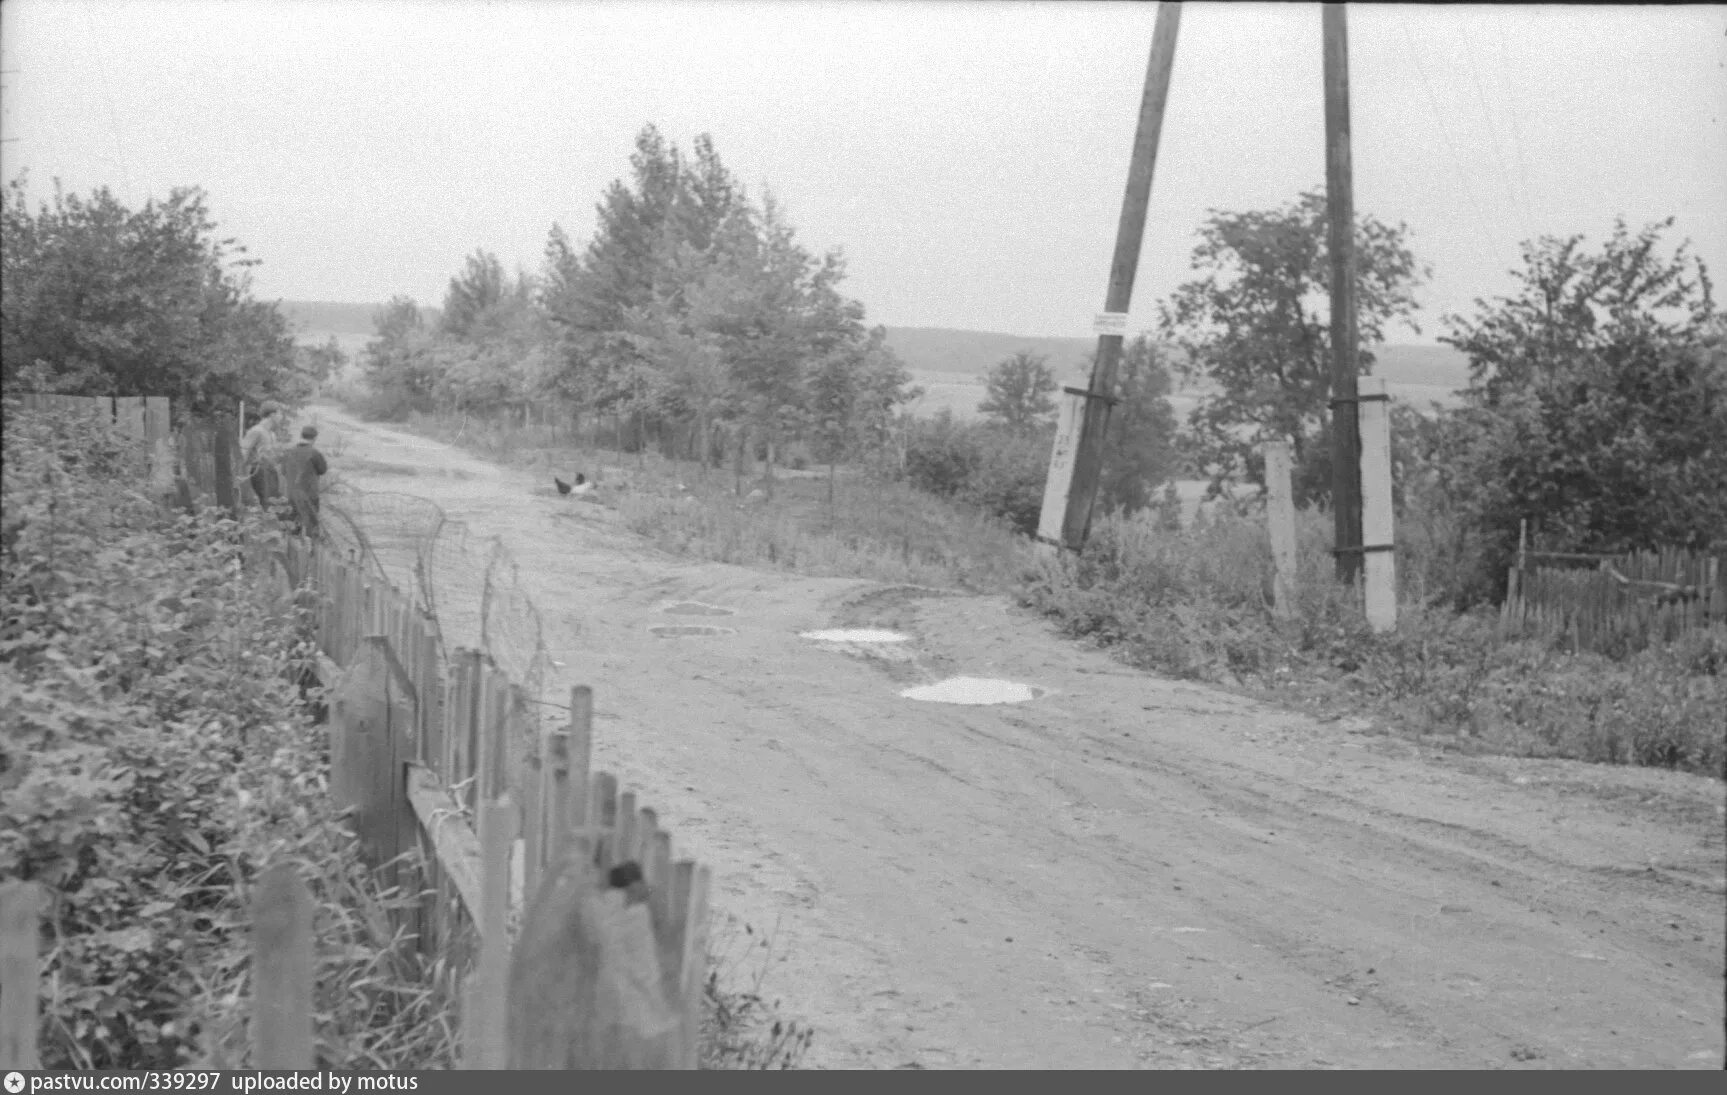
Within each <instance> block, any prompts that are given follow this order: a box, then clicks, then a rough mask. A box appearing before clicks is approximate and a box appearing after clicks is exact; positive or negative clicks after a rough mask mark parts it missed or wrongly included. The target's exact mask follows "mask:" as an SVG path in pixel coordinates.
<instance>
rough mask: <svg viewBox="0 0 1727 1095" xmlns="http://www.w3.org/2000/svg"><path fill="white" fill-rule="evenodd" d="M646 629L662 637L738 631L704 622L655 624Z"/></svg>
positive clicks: (735, 632) (733, 633) (729, 633)
mask: <svg viewBox="0 0 1727 1095" xmlns="http://www.w3.org/2000/svg"><path fill="white" fill-rule="evenodd" d="M648 630H649V631H652V632H653V633H654V634H655V635H658V636H659V637H660V638H662V639H669V638H675V637H677V636H679V635H697V636H710V635H736V634H737V633H738V632H737V629H736V628H733V627H709V626H707V625H706V624H655V625H654V626H653V627H650V628H648Z"/></svg>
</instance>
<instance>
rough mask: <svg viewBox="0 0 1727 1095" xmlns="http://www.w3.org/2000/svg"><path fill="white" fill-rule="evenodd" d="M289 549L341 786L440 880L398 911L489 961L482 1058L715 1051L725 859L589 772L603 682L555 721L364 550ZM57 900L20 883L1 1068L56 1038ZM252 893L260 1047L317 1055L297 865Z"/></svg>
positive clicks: (439, 946) (633, 1062) (5, 946)
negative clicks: (49, 1014)
mask: <svg viewBox="0 0 1727 1095" xmlns="http://www.w3.org/2000/svg"><path fill="white" fill-rule="evenodd" d="M272 565H273V567H274V579H273V580H275V581H277V582H279V583H281V586H282V588H283V591H284V592H290V591H292V592H294V593H295V595H298V596H309V597H310V598H311V599H312V604H313V610H314V614H315V625H316V636H317V638H316V642H317V645H318V647H319V650H320V665H321V675H322V676H323V677H324V678H325V680H326V681H327V682H328V683H329V684H330V685H331V686H332V687H331V691H330V700H329V719H328V726H329V733H330V789H331V793H332V795H333V796H334V797H335V800H336V801H337V803H338V804H340V805H341V806H343V807H345V808H348V809H349V810H351V824H352V827H353V829H354V831H355V834H356V836H357V838H358V842H359V847H360V851H361V854H362V855H363V857H364V858H365V860H366V861H367V862H368V863H369V864H371V865H372V866H374V867H375V868H376V869H377V870H378V871H379V872H380V873H381V875H382V876H383V881H384V882H385V884H387V885H395V886H398V887H400V889H401V892H403V893H405V894H410V895H414V894H417V895H419V900H418V902H417V903H415V902H412V901H410V902H406V903H404V904H405V905H406V906H408V907H406V908H404V909H402V910H400V911H399V912H398V913H397V914H396V915H398V916H399V917H400V925H401V926H404V927H405V928H406V931H405V932H403V933H401V937H402V938H404V939H406V940H408V943H407V945H410V946H413V947H415V948H417V949H418V950H420V951H421V952H422V953H423V954H426V955H429V956H436V957H442V958H445V959H447V960H450V961H452V962H454V963H455V964H456V965H457V967H458V968H463V969H466V970H467V971H468V972H467V979H466V982H465V988H464V993H463V1003H462V1024H461V1031H462V1067H463V1068H468V1069H500V1068H512V1069H515V1068H527V1069H571V1068H695V1067H697V1065H698V1051H697V1046H698V1036H699V1033H700V1016H701V1002H702V993H703V989H704V979H705V974H706V961H707V958H706V955H707V897H708V891H709V886H710V872H709V870H708V868H707V867H705V866H702V865H700V864H697V863H695V862H694V861H692V860H688V859H685V860H674V858H673V852H672V838H671V835H670V833H668V832H667V831H666V830H664V829H662V828H661V827H660V825H659V820H658V817H657V816H656V814H655V812H654V811H653V810H652V809H649V808H647V807H645V806H643V805H641V804H640V803H639V802H638V801H637V797H636V795H635V794H634V793H632V792H629V791H623V792H621V793H620V790H619V786H618V781H617V779H616V778H615V777H614V776H613V775H611V774H610V773H607V772H590V770H589V768H590V759H591V757H592V728H593V696H592V692H591V690H590V689H588V688H586V687H577V688H574V689H572V690H571V693H570V704H569V718H568V721H567V723H565V724H564V725H563V726H559V727H550V726H547V727H542V726H541V723H540V720H539V719H538V718H537V717H536V716H535V715H534V714H533V713H532V711H531V710H530V705H529V704H528V702H527V698H526V697H525V696H524V694H523V692H522V690H521V689H520V687H519V686H517V685H516V684H515V683H514V682H512V681H511V680H510V679H509V678H508V676H507V675H506V674H504V673H503V672H501V671H500V670H498V669H497V668H496V667H495V666H493V665H491V664H489V662H488V661H487V660H486V659H485V658H484V656H483V655H482V654H481V653H480V652H478V651H473V650H458V651H456V652H455V653H454V655H453V657H452V658H451V662H450V664H448V665H442V664H439V659H438V650H439V646H438V643H437V641H436V621H435V620H434V619H433V618H431V617H430V616H429V615H427V614H426V613H424V612H423V611H421V610H420V609H419V608H418V607H417V606H416V605H415V603H414V601H413V598H411V597H409V596H407V595H404V594H402V593H401V592H399V591H398V590H396V589H395V588H394V587H392V586H389V585H387V584H384V583H380V582H376V581H373V580H372V579H371V578H370V577H369V575H368V573H367V571H366V570H365V569H364V568H363V567H362V566H361V565H360V564H359V563H358V561H357V560H350V559H342V558H338V557H337V553H336V552H334V551H332V550H329V549H319V548H317V547H315V546H313V545H311V544H308V543H306V542H304V541H299V540H296V541H292V542H290V543H289V544H288V545H287V546H286V548H285V549H283V551H282V552H281V553H280V554H278V555H276V556H274V558H273V560H272ZM302 579H309V582H305V583H302V581H301V580H302ZM38 900H39V896H38V893H37V890H36V887H35V885H34V884H32V883H7V884H5V885H0V1069H5V1068H27V1067H35V1062H36V1060H37V1057H36V1052H37V1051H36V1031H37V1022H38V1017H37V999H36V992H35V987H36V985H37V983H38V979H39V970H38V950H37V948H38V943H39V939H38V934H39V912H38V908H37V904H38ZM252 907H253V933H254V938H253V943H254V953H253V1000H252V1018H251V1026H250V1039H251V1047H252V1060H251V1064H252V1067H254V1068H264V1069H289V1068H294V1069H301V1068H313V1067H316V1057H315V1051H314V1042H313V1032H312V1017H311V1016H312V999H313V985H314V981H313V978H314V976H315V971H316V968H317V967H316V946H315V942H314V938H313V923H312V920H313V916H312V909H313V906H312V900H311V897H310V895H309V893H308V891H307V889H306V883H305V881H304V879H303V878H302V877H301V875H300V873H299V871H298V869H297V868H296V867H295V865H293V864H291V863H276V864H273V865H271V866H270V867H269V868H268V869H267V870H265V871H264V872H263V874H262V875H261V876H260V878H259V879H258V882H257V885H256V888H255V891H254V894H253V906H252ZM476 939H477V941H478V942H477V946H475V945H474V943H473V942H472V941H473V940H476Z"/></svg>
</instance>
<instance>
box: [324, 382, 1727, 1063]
mask: <svg viewBox="0 0 1727 1095" xmlns="http://www.w3.org/2000/svg"><path fill="white" fill-rule="evenodd" d="M316 416H317V418H318V420H319V421H320V422H321V424H322V426H323V429H324V438H323V439H322V440H334V441H336V442H337V444H338V445H339V447H340V448H341V455H340V456H339V457H338V458H337V459H336V460H334V461H333V463H334V464H335V465H336V467H337V468H338V469H339V470H344V474H346V476H347V477H348V479H349V480H350V481H351V482H352V483H354V484H355V485H356V486H359V487H361V488H362V489H368V490H379V491H383V490H387V491H400V492H406V493H412V494H418V495H421V496H423V497H427V498H430V499H432V500H433V501H435V502H437V503H438V504H439V505H441V506H443V507H444V508H445V510H446V511H447V512H448V514H449V516H450V517H451V518H454V519H458V520H463V521H467V522H468V523H469V524H470V525H472V526H473V527H474V528H476V529H479V528H484V529H486V530H488V531H495V532H497V533H499V534H500V535H502V536H503V537H504V540H505V542H506V543H507V544H508V546H509V547H510V549H511V550H512V551H513V553H514V554H515V556H516V558H517V560H518V561H519V562H520V564H521V567H522V571H523V573H524V574H528V575H531V577H532V581H533V582H534V584H535V588H536V590H537V593H536V599H537V601H538V604H539V607H540V610H541V613H542V615H543V616H544V619H545V626H546V636H547V642H548V645H549V646H550V647H551V651H552V656H553V657H554V658H556V659H558V660H559V661H561V662H563V663H565V664H566V667H567V668H564V669H561V670H558V671H557V675H556V676H555V677H554V679H553V680H552V681H551V682H550V684H549V687H548V689H547V696H548V698H560V697H561V696H563V695H567V691H568V687H569V686H570V685H572V684H576V683H588V684H591V685H593V687H594V691H595V705H596V709H597V720H596V724H595V733H596V744H595V764H596V766H598V767H604V768H607V769H610V770H612V771H614V772H617V773H618V774H619V775H620V777H621V778H622V779H623V780H624V781H625V782H626V783H628V784H630V785H632V786H634V787H636V788H638V789H639V790H641V791H642V792H643V793H644V796H645V800H646V801H647V802H649V803H651V804H652V805H654V806H655V807H656V808H658V809H659V810H660V816H661V818H662V819H663V823H664V824H666V825H668V826H669V827H670V828H671V829H672V831H673V832H674V834H675V835H676V837H677V839H678V841H679V845H680V847H681V848H682V849H683V850H684V851H685V852H686V853H688V854H693V855H696V856H698V857H699V858H701V859H702V860H703V861H705V862H707V863H709V864H711V865H712V867H713V869H714V872H715V878H716V887H717V892H716V895H715V903H716V906H717V910H718V911H719V912H720V913H721V914H729V915H730V916H733V917H736V918H739V919H741V920H743V921H747V922H748V923H750V924H751V925H753V926H754V927H755V928H756V929H757V930H758V931H760V930H772V931H773V932H774V948H775V952H776V957H775V960H774V962H773V964H772V966H771V969H770V970H769V972H768V975H767V977H768V979H767V982H766V986H765V993H766V995H768V996H770V997H778V998H780V999H781V1000H782V1001H783V1002H784V1006H785V1009H786V1010H787V1011H788V1012H789V1014H791V1015H792V1016H795V1017H799V1018H802V1019H807V1020H808V1021H810V1022H811V1023H812V1024H813V1025H814V1026H815V1028H816V1030H817V1037H816V1040H815V1042H814V1045H813V1047H812V1050H811V1054H810V1057H809V1058H808V1060H807V1063H809V1064H813V1065H816V1066H825V1067H871V1068H892V1067H904V1066H914V1067H915V1066H921V1067H925V1068H951V1067H992V1068H993V1067H1046V1066H1047V1067H1154V1068H1157V1067H1298V1068H1300V1067H1329V1066H1337V1067H1351V1068H1359V1067H1389V1068H1420V1067H1441V1068H1453V1067H1488V1068H1492V1067H1535V1068H1554V1067H1559V1068H1604V1067H1636V1068H1642V1067H1706V1068H1720V1067H1721V1066H1722V1063H1723V1062H1722V1046H1723V968H1724V966H1723V920H1724V917H1727V896H1724V895H1727V878H1724V874H1727V868H1724V864H1723V858H1724V850H1723V827H1724V816H1727V803H1724V799H1723V788H1722V785H1721V784H1720V783H1719V782H1716V781H1712V780H1708V779H1703V778H1699V777H1692V776H1683V775H1676V774H1673V773H1667V772H1657V771H1648V770H1626V769H1607V768H1602V767H1595V766H1588V765H1582V764H1573V763H1565V762H1534V761H1517V760H1501V759H1481V758H1475V759H1464V758H1459V757H1455V756H1452V757H1447V756H1446V755H1442V754H1436V753H1433V752H1432V751H1429V750H1423V749H1418V748H1416V747H1413V746H1410V745H1407V744H1404V743H1401V742H1399V741H1397V740H1395V739H1392V738H1388V737H1386V736H1383V735H1377V734H1374V733H1372V732H1371V731H1370V728H1367V727H1365V726H1362V725H1353V726H1352V725H1351V724H1349V723H1348V722H1347V721H1346V722H1334V723H1330V724H1319V723H1315V722H1313V721H1312V720H1310V719H1306V718H1304V717H1300V716H1297V715H1293V714H1289V713H1285V712H1282V711H1279V710H1277V709H1275V708H1271V707H1267V706H1265V705H1263V704H1260V703H1258V702H1255V701H1252V700H1248V699H1244V698H1241V697H1238V696H1234V695H1231V694H1229V693H1226V692H1221V691H1217V690H1214V689H1210V688H1205V687H1199V686H1196V685H1192V684H1186V683H1180V682H1174V681H1169V680H1163V679H1160V678H1158V677H1155V676H1152V675H1149V674H1145V673H1141V672H1136V671H1132V670H1129V669H1126V668H1123V667H1122V666H1121V665H1119V664H1117V663H1115V662H1113V661H1111V660H1110V659H1109V658H1108V657H1107V656H1106V655H1104V654H1102V653H1099V652H1096V651H1092V650H1087V649H1084V648H1081V647H1079V646H1077V645H1075V644H1073V643H1071V642H1068V641H1066V640H1063V639H1061V638H1059V637H1058V636H1056V635H1055V634H1054V632H1053V631H1052V630H1051V629H1050V628H1049V627H1048V626H1047V625H1046V624H1045V623H1043V622H1042V621H1040V620H1038V619H1037V618H1035V617H1033V616H1031V615H1030V614H1028V613H1025V612H1023V611H1021V610H1019V609H1017V608H1014V607H1012V606H1010V605H1009V604H1008V603H1006V602H1004V601H1003V600H1001V599H997V598H985V597H970V596H934V595H930V594H928V593H927V592H920V591H915V590H907V589H905V588H903V587H901V588H883V587H881V586H878V585H875V584H873V583H868V582H860V581H853V580H834V579H805V578H797V577H790V576H786V575H783V574H778V573H769V572H763V571H754V570H747V569H742V568H737V567H731V566H723V565H715V564H703V563H693V562H688V561H683V560H679V559H675V558H671V557H668V556H665V555H663V554H661V553H659V552H656V551H654V550H652V549H650V548H648V547H646V546H645V545H644V544H643V543H642V542H641V541H639V540H638V539H637V538H635V537H633V536H632V535H630V534H629V533H628V532H627V531H625V530H623V529H622V528H621V527H620V526H619V525H618V523H617V520H616V517H615V515H614V514H612V513H611V512H609V511H607V510H606V509H604V508H603V507H600V506H596V505H589V504H583V503H579V502H574V501H571V500H569V499H565V498H560V497H558V496H557V495H556V494H555V493H554V492H553V491H552V490H551V483H550V481H549V478H548V477H546V476H542V475H530V474H529V473H527V472H524V471H519V470H510V469H501V468H498V467H496V466H494V465H491V464H488V463H485V462H483V461H480V460H476V459H474V458H471V457H469V456H466V455H464V454H462V453H460V452H458V451H456V450H453V449H451V448H449V447H447V446H443V445H440V444H437V443H434V442H430V441H426V440H423V439H419V438H416V437H413V436H411V435H407V434H403V433H398V432H395V431H391V430H389V429H386V428H383V427H379V426H373V425H363V424H360V423H358V422H356V421H355V420H353V419H351V418H349V417H347V416H346V415H343V414H341V413H339V412H336V411H334V410H331V409H329V408H319V409H317V411H316ZM368 462H371V464H372V468H371V470H369V471H368V470H365V469H366V468H367V466H368ZM381 464H382V465H396V467H395V468H394V469H392V470H388V471H387V472H386V471H385V470H384V469H381V468H379V467H378V466H377V465H381ZM404 472H411V473H412V474H404ZM542 479H544V480H545V482H541V480H542ZM680 601H698V602H703V603H705V604H708V605H714V606H721V607H724V608H729V609H731V610H733V611H732V614H731V615H729V616H724V617H719V616H712V617H692V616H687V615H675V614H668V613H666V612H665V611H664V610H665V608H666V607H667V606H668V605H671V604H673V603H675V602H680ZM663 624H703V625H718V626H723V627H725V628H730V629H732V633H731V634H725V635H720V636H715V637H695V636H680V637H673V638H665V637H661V636H658V635H656V634H654V633H652V632H650V631H649V630H648V629H649V628H650V627H653V626H656V625H663ZM835 626H877V627H897V628H899V629H901V630H903V631H904V632H906V633H908V634H910V635H911V636H912V641H911V642H909V643H906V644H901V645H899V646H896V647H892V648H882V649H893V650H896V651H898V655H899V656H898V657H897V658H895V659H890V658H886V657H883V656H880V655H871V654H869V653H868V651H869V649H870V648H868V647H863V646H850V647H848V646H845V645H843V644H831V643H821V642H816V641H811V640H808V639H804V638H800V637H799V633H800V632H803V631H806V630H809V629H814V628H827V627H835ZM960 675H966V676H977V677H1000V678H1006V679H1010V680H1013V681H1018V682H1022V683H1025V684H1028V685H1031V686H1033V687H1034V688H1036V689H1039V690H1041V692H1042V694H1041V695H1039V696H1038V697H1037V698H1035V699H1032V700H1030V701H1029V702H1024V703H1017V704H1008V705H997V706H953V705H945V704H936V703H921V702H916V701H913V700H909V699H904V698H901V697H900V695H899V692H900V691H901V690H902V689H904V688H906V687H907V686H908V684H915V683H922V682H927V681H933V680H936V679H939V678H943V677H948V676H960Z"/></svg>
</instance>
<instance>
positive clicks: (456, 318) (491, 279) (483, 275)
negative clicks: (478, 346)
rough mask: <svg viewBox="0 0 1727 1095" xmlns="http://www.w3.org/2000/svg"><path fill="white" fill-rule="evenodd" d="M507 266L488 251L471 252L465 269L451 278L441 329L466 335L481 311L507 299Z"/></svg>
mask: <svg viewBox="0 0 1727 1095" xmlns="http://www.w3.org/2000/svg"><path fill="white" fill-rule="evenodd" d="M505 288H506V286H505V278H504V266H503V264H502V263H501V262H499V261H498V256H496V255H494V254H492V253H491V252H490V251H486V250H483V249H482V250H476V251H475V252H474V253H473V254H471V255H469V256H468V258H467V261H466V263H465V264H464V265H463V267H462V272H461V273H460V274H458V275H456V276H455V277H453V278H451V279H450V288H449V289H448V290H447V291H446V292H445V293H444V310H443V314H442V315H441V316H440V317H439V319H438V328H439V330H440V332H442V333H443V334H446V335H450V336H451V337H453V338H467V337H468V336H469V335H470V333H472V330H473V326H474V323H475V322H476V321H477V320H478V319H479V318H480V316H481V314H483V313H485V312H487V311H490V310H493V309H496V308H497V307H498V305H499V304H500V303H501V302H502V301H503V299H504V293H505Z"/></svg>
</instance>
